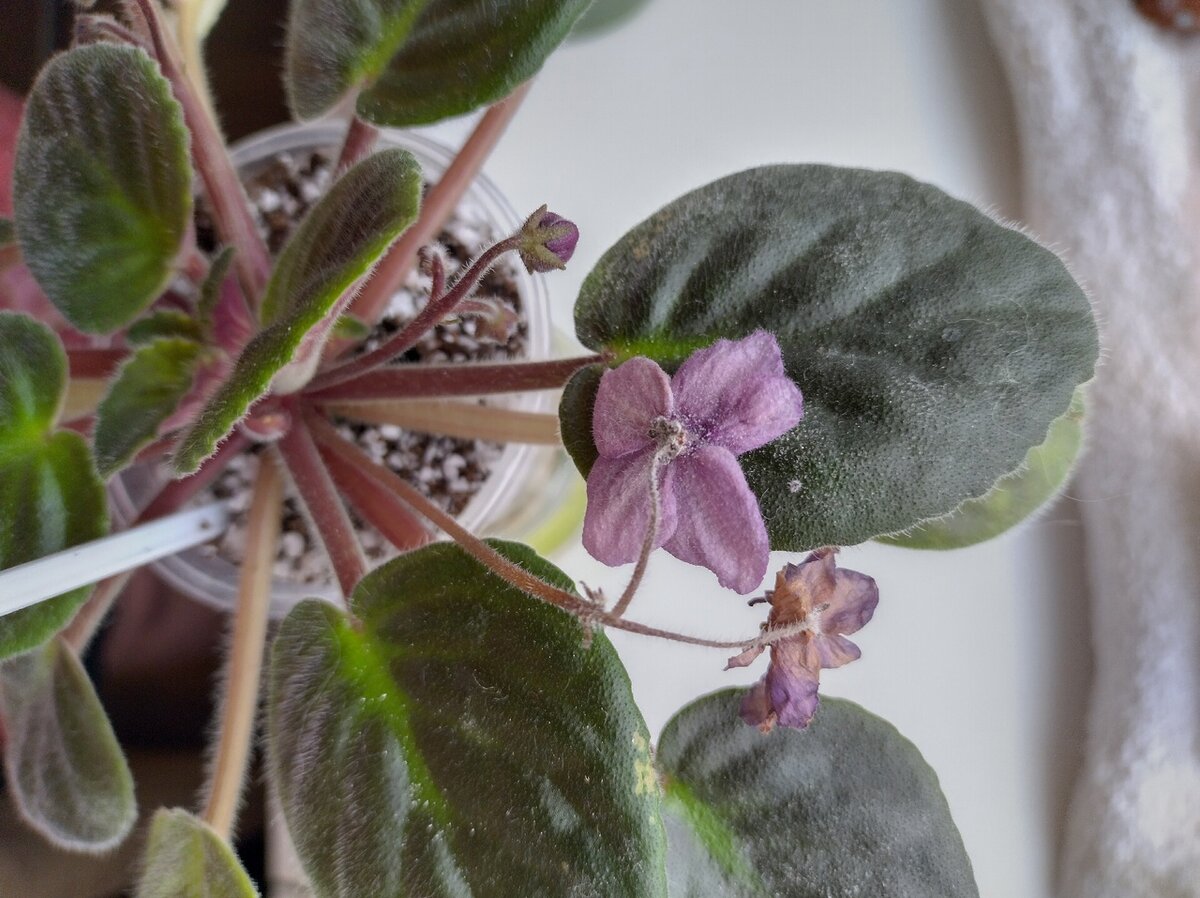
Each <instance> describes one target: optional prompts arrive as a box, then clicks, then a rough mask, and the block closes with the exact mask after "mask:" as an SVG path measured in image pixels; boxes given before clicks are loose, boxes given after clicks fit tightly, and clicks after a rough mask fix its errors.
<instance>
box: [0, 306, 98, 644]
mask: <svg viewBox="0 0 1200 898" xmlns="http://www.w3.org/2000/svg"><path fill="white" fill-rule="evenodd" d="M66 372H67V360H66V355H65V354H64V353H63V350H62V346H61V345H60V344H59V342H58V338H57V337H55V336H54V334H53V333H52V332H51V331H50V329H49V328H47V327H46V326H45V325H42V324H39V323H38V322H36V321H34V320H33V319H31V318H27V317H25V316H24V315H16V314H12V313H10V312H0V570H3V569H5V568H10V567H13V566H15V565H18V564H23V563H24V562H26V561H33V560H34V559H36V558H41V557H42V556H43V555H49V554H50V553H52V552H57V551H59V550H61V549H66V548H69V547H70V546H73V545H76V544H78V543H81V542H86V541H87V540H91V539H95V538H97V537H99V536H102V535H103V534H104V531H105V529H106V528H107V525H108V509H107V504H106V500H105V496H104V484H103V483H101V481H100V479H99V478H98V477H97V476H96V471H95V466H94V465H93V463H92V458H91V453H90V452H89V451H88V447H87V444H86V443H85V442H84V440H83V438H82V437H81V436H79V434H77V433H72V432H70V431H63V432H61V433H54V431H53V426H54V419H55V417H56V415H57V414H58V408H59V405H60V403H61V401H62V395H63V393H64V391H65V386H66ZM87 594H88V591H87V590H86V589H77V590H73V591H72V592H69V593H66V594H64V595H61V596H57V597H56V598H53V599H50V600H49V601H46V602H42V603H41V604H38V605H34V606H31V607H29V608H23V609H21V610H20V611H14V612H12V613H11V614H6V615H4V616H3V617H0V658H6V657H8V656H9V655H14V654H17V653H19V652H24V651H28V650H29V649H32V648H35V647H36V646H38V645H40V644H41V643H43V642H45V641H46V640H47V639H49V638H50V637H51V636H53V635H54V634H55V633H56V632H57V631H58V630H59V629H61V628H62V627H63V626H64V625H66V623H67V622H68V621H69V620H70V619H71V616H72V615H73V614H74V613H75V611H76V609H77V608H78V607H79V606H80V604H82V603H83V601H84V600H85V599H86V598H87Z"/></svg>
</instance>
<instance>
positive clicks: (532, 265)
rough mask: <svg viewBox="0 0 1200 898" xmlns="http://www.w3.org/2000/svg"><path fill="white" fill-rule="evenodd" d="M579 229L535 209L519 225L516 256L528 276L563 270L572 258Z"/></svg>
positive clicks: (551, 213) (572, 223) (561, 219)
mask: <svg viewBox="0 0 1200 898" xmlns="http://www.w3.org/2000/svg"><path fill="white" fill-rule="evenodd" d="M578 242H579V228H577V227H576V226H575V223H574V222H571V221H567V219H565V218H563V217H562V216H561V215H556V214H555V213H553V212H547V211H546V207H545V206H542V208H540V209H538V210H537V211H536V212H534V213H533V214H532V215H530V216H529V218H527V219H526V220H525V224H523V225H522V226H521V235H520V246H519V247H518V248H517V253H518V255H520V257H521V261H522V262H523V263H524V264H525V268H526V270H528V271H529V273H530V274H533V273H534V272H539V271H541V272H545V271H554V270H555V269H557V268H566V267H567V263H568V262H570V261H571V256H573V255H575V244H576V243H578Z"/></svg>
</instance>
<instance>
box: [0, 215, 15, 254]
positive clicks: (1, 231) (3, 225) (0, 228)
mask: <svg viewBox="0 0 1200 898" xmlns="http://www.w3.org/2000/svg"><path fill="white" fill-rule="evenodd" d="M16 240H17V232H16V231H15V230H13V223H12V222H11V221H10V220H9V219H7V218H0V247H5V246H8V245H9V244H12V243H15V242H16Z"/></svg>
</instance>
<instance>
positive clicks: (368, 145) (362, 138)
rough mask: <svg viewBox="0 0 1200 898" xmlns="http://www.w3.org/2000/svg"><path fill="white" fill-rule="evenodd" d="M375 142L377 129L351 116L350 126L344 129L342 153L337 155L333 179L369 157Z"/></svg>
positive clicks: (377, 134) (377, 138)
mask: <svg viewBox="0 0 1200 898" xmlns="http://www.w3.org/2000/svg"><path fill="white" fill-rule="evenodd" d="M377 140H379V129H378V128H376V127H375V126H374V125H372V124H371V123H370V122H364V121H363V120H362V119H360V118H359V117H358V116H357V115H355V116H351V117H350V126H349V127H348V128H347V129H346V137H345V139H344V140H343V141H342V151H341V152H340V153H338V161H337V168H336V169H335V171H336V175H335V177H341V176H342V174H343V173H344V172H345V171H346V169H348V168H350V167H351V166H352V165H354V163H356V162H358V161H359V160H361V159H365V158H366V157H367V156H369V155H371V150H373V149H374V148H375V142H376V141H377Z"/></svg>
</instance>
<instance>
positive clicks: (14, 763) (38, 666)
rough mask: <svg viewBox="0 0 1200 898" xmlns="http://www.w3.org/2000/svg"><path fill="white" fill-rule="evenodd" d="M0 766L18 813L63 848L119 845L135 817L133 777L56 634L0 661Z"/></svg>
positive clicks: (93, 693) (76, 663)
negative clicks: (0, 750) (0, 731)
mask: <svg viewBox="0 0 1200 898" xmlns="http://www.w3.org/2000/svg"><path fill="white" fill-rule="evenodd" d="M0 711H2V712H3V713H2V714H0V717H3V720H4V730H5V743H4V770H5V774H6V782H7V787H8V792H9V795H10V797H11V798H12V799H13V802H14V803H15V804H16V807H17V810H18V812H19V813H20V814H21V817H22V818H23V819H24V820H25V821H26V822H27V823H29V825H30V826H32V827H33V828H34V829H36V830H37V831H38V832H40V833H41V834H42V835H43V836H45V837H46V838H47V839H48V840H50V841H51V842H53V843H54V844H55V845H58V846H59V847H61V848H66V849H68V850H70V851H82V852H87V853H93V854H99V853H102V852H105V851H108V850H110V849H112V848H114V847H116V846H117V845H119V844H120V843H121V842H122V841H123V840H124V839H125V837H126V836H127V835H128V834H129V831H130V830H131V829H132V828H133V824H134V822H135V821H136V820H137V802H136V801H135V800H134V796H133V777H132V776H131V775H130V773H129V767H128V766H127V765H126V763H125V756H124V755H123V754H121V747H120V745H118V744H117V737H116V736H115V735H113V731H112V727H111V726H110V725H109V722H108V718H107V717H106V716H105V714H104V708H102V707H101V705H100V699H99V698H97V696H96V691H95V689H93V688H92V681H91V680H89V679H88V676H87V673H86V672H85V671H84V669H83V665H82V664H80V663H79V659H78V658H77V657H76V656H75V653H74V652H73V651H71V649H70V648H69V647H68V646H66V645H65V644H64V643H63V642H62V641H61V640H54V641H53V642H49V643H47V644H46V645H45V646H43V647H42V648H41V649H40V650H39V651H36V652H28V653H26V654H24V655H21V656H19V657H17V658H11V659H9V660H8V661H5V662H4V664H3V665H0Z"/></svg>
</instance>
